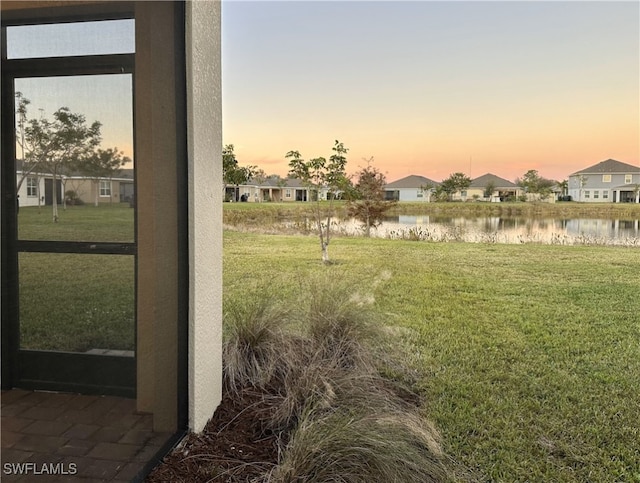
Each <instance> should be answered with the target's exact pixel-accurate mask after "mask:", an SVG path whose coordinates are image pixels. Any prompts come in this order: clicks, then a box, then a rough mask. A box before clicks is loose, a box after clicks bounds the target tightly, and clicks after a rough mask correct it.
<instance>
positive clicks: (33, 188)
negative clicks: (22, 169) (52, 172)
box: [27, 177, 38, 198]
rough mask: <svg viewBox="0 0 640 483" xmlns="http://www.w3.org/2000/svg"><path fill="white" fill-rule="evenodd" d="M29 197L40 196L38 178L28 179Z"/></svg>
mask: <svg viewBox="0 0 640 483" xmlns="http://www.w3.org/2000/svg"><path fill="white" fill-rule="evenodd" d="M27 196H28V197H29V198H35V197H36V196H38V180H37V179H36V178H33V177H29V178H27Z"/></svg>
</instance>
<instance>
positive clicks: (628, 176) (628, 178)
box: [624, 174, 633, 184]
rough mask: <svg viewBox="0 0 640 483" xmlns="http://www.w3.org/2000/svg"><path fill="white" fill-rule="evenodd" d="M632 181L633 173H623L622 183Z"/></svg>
mask: <svg viewBox="0 0 640 483" xmlns="http://www.w3.org/2000/svg"><path fill="white" fill-rule="evenodd" d="M631 183H633V175H632V174H625V175H624V184H631Z"/></svg>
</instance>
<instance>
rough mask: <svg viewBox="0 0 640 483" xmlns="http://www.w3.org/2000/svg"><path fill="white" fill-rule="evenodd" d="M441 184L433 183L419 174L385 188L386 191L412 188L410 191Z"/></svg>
mask: <svg viewBox="0 0 640 483" xmlns="http://www.w3.org/2000/svg"><path fill="white" fill-rule="evenodd" d="M439 184H440V183H438V182H437V181H433V180H431V179H429V178H425V177H424V176H418V175H417V174H412V175H410V176H407V177H405V178H402V179H399V180H397V181H394V182H393V183H388V184H387V185H386V186H385V187H384V188H385V189H402V188H410V189H420V188H422V187H424V186H429V185H431V186H437V185H439Z"/></svg>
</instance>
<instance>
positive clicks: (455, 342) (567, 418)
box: [224, 232, 640, 482]
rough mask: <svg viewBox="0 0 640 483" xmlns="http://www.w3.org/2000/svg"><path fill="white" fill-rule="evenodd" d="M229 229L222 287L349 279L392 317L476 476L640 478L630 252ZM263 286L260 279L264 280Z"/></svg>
mask: <svg viewBox="0 0 640 483" xmlns="http://www.w3.org/2000/svg"><path fill="white" fill-rule="evenodd" d="M319 252H320V250H319V247H318V244H317V241H316V240H315V238H314V237H294V236H292V237H287V236H266V235H256V234H249V233H242V234H239V233H234V232H227V233H226V234H225V266H224V270H225V271H224V275H225V278H224V283H225V296H226V297H250V296H251V294H252V293H256V291H261V290H262V291H264V290H270V291H271V292H272V293H273V296H274V297H279V298H281V299H283V300H285V301H286V300H288V301H289V303H290V304H292V305H294V304H295V303H296V297H297V296H298V293H299V290H300V286H301V280H304V279H305V278H307V277H314V276H316V275H317V272H328V274H327V277H328V278H329V279H331V278H334V279H336V280H338V279H339V280H342V281H347V282H348V284H349V285H350V286H351V287H352V290H353V291H355V292H357V293H359V295H360V296H362V297H366V296H369V297H373V298H374V299H375V306H376V309H377V310H379V311H380V312H381V313H382V314H383V315H384V317H385V320H386V321H387V323H388V324H389V325H390V326H392V327H394V328H395V330H398V331H401V333H404V334H405V336H404V339H403V340H404V344H405V346H404V349H405V354H406V361H405V362H406V363H407V364H410V365H413V366H415V367H416V368H418V369H419V370H420V374H421V377H420V378H419V380H418V381H417V382H416V386H417V387H419V388H420V390H421V391H422V392H423V394H424V395H425V397H426V399H427V403H428V404H427V405H428V413H427V414H426V415H425V416H427V417H428V418H430V419H431V420H433V421H434V422H435V423H436V425H437V426H438V428H439V429H440V431H441V432H442V435H443V445H444V450H445V452H447V453H449V454H450V455H451V456H452V457H453V458H455V459H456V460H457V461H458V462H459V463H461V464H462V465H464V466H465V467H466V468H468V470H469V471H471V472H472V475H473V477H474V478H477V479H479V480H484V481H575V482H578V481H640V429H639V426H638V423H637V422H638V420H640V399H639V396H638V390H637V388H638V387H640V345H639V344H638V341H639V340H640V323H639V322H638V314H639V313H640V298H639V297H638V296H637V294H638V293H639V292H640V280H639V279H638V277H637V267H638V265H639V264H640V251H637V250H634V249H629V248H614V247H582V246H581V247H560V246H539V245H527V246H519V245H481V244H462V243H443V244H431V243H411V242H398V241H391V240H365V239H359V238H344V239H337V240H335V241H334V243H333V244H332V245H331V252H332V258H333V259H334V261H335V263H334V264H333V265H331V266H323V265H322V263H321V262H320V253H319ZM267 286H268V287H269V288H268V289H265V287H267Z"/></svg>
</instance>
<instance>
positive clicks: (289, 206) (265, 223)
mask: <svg viewBox="0 0 640 483" xmlns="http://www.w3.org/2000/svg"><path fill="white" fill-rule="evenodd" d="M334 207H335V213H336V216H338V217H346V207H345V204H344V202H337V203H335V205H334ZM388 214H389V215H451V216H469V217H475V216H524V217H541V218H542V217H565V218H604V219H621V220H635V219H638V218H640V204H636V203H575V202H557V203H542V202H535V203H532V202H528V203H523V202H514V203H485V202H467V203H462V202H451V203H446V202H440V203H408V202H406V203H405V202H403V203H396V204H395V205H394V206H393V208H392V209H391V210H390V211H389V213H388ZM310 216H311V207H310V204H309V203H225V204H224V223H225V224H227V225H229V226H240V225H244V226H245V227H263V228H268V227H272V226H273V225H275V224H277V223H278V224H279V223H282V222H283V221H292V222H294V223H296V222H299V223H301V222H303V221H304V220H305V219H306V218H308V217H310Z"/></svg>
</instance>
